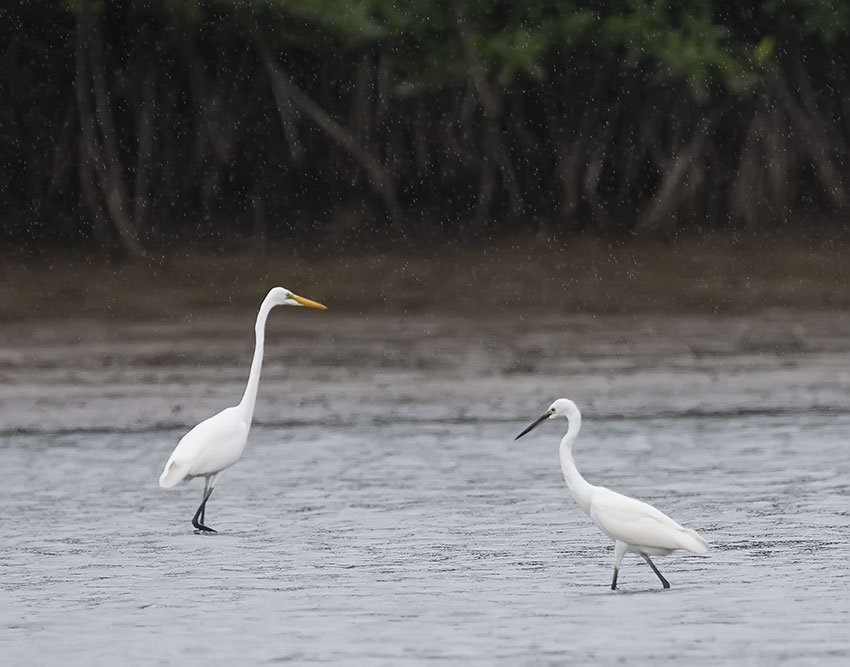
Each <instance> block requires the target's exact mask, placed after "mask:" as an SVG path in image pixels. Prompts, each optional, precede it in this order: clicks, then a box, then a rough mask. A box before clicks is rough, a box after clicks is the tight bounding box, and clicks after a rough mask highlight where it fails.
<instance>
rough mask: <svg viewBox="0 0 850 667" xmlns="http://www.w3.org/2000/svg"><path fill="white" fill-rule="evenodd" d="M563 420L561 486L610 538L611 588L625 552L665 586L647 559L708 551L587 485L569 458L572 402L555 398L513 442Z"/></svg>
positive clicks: (676, 528) (576, 416) (694, 538)
mask: <svg viewBox="0 0 850 667" xmlns="http://www.w3.org/2000/svg"><path fill="white" fill-rule="evenodd" d="M558 416H563V417H565V418H566V419H567V420H568V421H569V428H568V429H567V434H566V435H565V436H564V437H563V439H562V440H561V447H560V458H561V470H562V471H563V473H564V479H565V480H566V481H567V487H568V488H569V489H570V492H571V493H572V494H573V497H574V498H575V499H576V502H577V503H578V505H579V507H581V509H582V510H584V512H585V513H586V514H587V515H588V516H589V517H590V518H591V519H592V520H593V522H594V523H595V524H596V525H597V526H598V527H599V530H601V531H602V532H603V533H605V534H606V535H607V536H608V537H610V538H611V539H612V540H614V578H613V581H612V582H611V589H612V590H616V588H617V574H618V572H619V569H620V563H621V562H622V560H623V556H624V555H625V554H626V553H636V554H640V555H641V556H642V557H643V558H644V560H646V562H647V564H648V565H649V566H650V567H651V568H652V570H653V572H655V574H656V575H657V576H658V578H659V579H660V580H661V584H662V586H663V587H664V588H670V584H669V582H668V581H667V580H666V579H665V578H664V577H663V575H662V574H661V572H659V571H658V568H657V567H655V563H653V562H652V560H651V559H650V558H649V557H650V556H666V555H667V554H669V553H671V552H672V551H675V550H676V549H684V550H686V551H690V552H693V553H698V554H702V553H705V552H706V551H708V542H706V541H705V540H704V539H703V538H702V537H700V536H699V535H698V534H697V533H696V532H694V531H693V530H691V529H690V528H684V527H682V526H680V525H679V524H678V523H676V522H675V521H673V519H671V518H670V517H669V516H667V515H666V514H664V513H663V512H661V511H660V510H657V509H655V508H654V507H653V506H652V505H649V504H647V503H645V502H642V501H640V500H635V499H634V498H629V497H628V496H624V495H623V494H621V493H617V492H616V491H611V490H610V489H606V488H605V487H603V486H594V485H593V484H590V483H589V482H587V481H586V480H585V479H584V477H582V476H581V473H579V471H578V468H576V465H575V461H574V460H573V453H572V448H573V443H575V440H576V438H577V437H578V432H579V430H580V429H581V412H580V411H579V409H578V407H577V406H576V404H575V403H573V402H572V401H571V400H569V399H566V398H559V399H558V400H557V401H555V402H554V403H552V405H551V406H550V407H549V410H548V411H547V412H546V414H544V415H543V416H542V417H540V418H539V419H537V421H535V422H534V423H533V424H531V425H530V426H529V427H528V428H526V429H525V430H524V431H523V432H522V433H520V434H519V435H518V436H517V439H519V438H521V437H522V436H524V435H525V434H526V433H528V432H529V431H531V430H532V429H533V428H535V427H536V426H537V425H538V424H541V423H542V422H544V421H546V420H549V419H553V418H555V417H558Z"/></svg>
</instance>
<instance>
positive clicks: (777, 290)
mask: <svg viewBox="0 0 850 667" xmlns="http://www.w3.org/2000/svg"><path fill="white" fill-rule="evenodd" d="M848 28H850V8H848V7H847V6H846V4H845V3H842V2H836V1H830V0H815V1H805V0H799V1H796V0H789V1H785V2H780V1H776V0H766V1H762V2H744V3H741V2H726V1H725V0H710V1H708V2H706V1H703V0H698V1H697V0H694V1H688V2H684V3H676V5H675V6H672V5H670V4H669V3H664V2H653V1H647V0H611V1H606V0H600V1H598V2H570V1H566V2H561V1H549V0H532V1H530V2H523V3H515V2H494V1H472V0H471V1H469V2H442V1H439V0H410V1H407V2H387V1H385V0H307V1H300V0H238V1H237V0H232V1H228V0H204V1H193V0H144V1H142V0H137V1H136V0H134V1H128V2H112V1H109V0H25V1H20V2H19V1H15V0H12V1H10V2H8V3H6V4H5V6H4V9H3V10H2V12H0V44H2V45H3V46H2V54H3V60H2V68H0V202H2V212H0V222H1V223H2V225H0V248H2V255H3V257H4V260H3V261H4V264H5V274H6V278H7V280H6V281H4V282H5V284H6V288H5V289H4V292H6V294H4V297H6V298H5V299H4V301H5V303H6V304H9V305H5V306H3V308H4V310H5V316H7V317H8V316H11V315H12V314H13V313H14V312H15V310H16V305H15V304H14V302H13V297H14V294H11V293H10V291H12V290H10V288H9V285H10V283H14V284H15V285H16V287H17V288H21V287H22V286H26V285H34V286H35V287H36V289H35V290H34V295H33V297H32V299H28V300H29V301H30V302H32V303H36V307H37V308H38V309H42V308H44V309H47V310H48V311H49V310H50V309H51V308H61V307H62V306H63V305H65V306H67V305H68V304H74V305H75V307H77V308H84V309H87V310H92V309H94V310H98V309H100V310H102V309H103V299H104V298H105V297H104V295H101V294H98V292H97V286H98V285H101V284H102V281H103V276H104V275H108V276H110V277H111V278H112V277H114V278H115V279H117V280H119V281H125V282H126V283H127V284H132V285H134V286H135V287H136V288H137V289H138V288H143V287H146V286H148V285H154V286H155V287H156V288H157V291H158V293H160V294H162V293H166V294H167V293H169V290H176V291H180V290H183V291H184V293H191V287H192V284H193V283H198V282H200V283H202V284H203V286H204V287H209V286H210V285H212V284H214V285H216V286H217V287H219V289H218V291H217V292H216V296H215V298H212V299H209V300H210V302H212V303H215V302H218V301H220V300H221V299H222V298H225V296H226V290H227V287H228V285H229V284H231V283H232V281H233V280H239V281H242V284H245V286H246V287H248V286H250V287H251V289H252V290H253V289H257V290H259V289H261V288H262V286H265V285H266V284H268V280H271V281H272V282H274V280H275V278H274V276H276V275H277V269H278V267H281V266H286V267H293V268H292V269H290V270H288V271H286V274H287V275H293V276H294V275H296V274H297V275H298V282H299V284H302V285H303V284H306V285H308V286H309V287H313V286H315V288H316V289H319V294H317V297H322V296H325V294H323V293H322V287H321V286H320V285H319V282H320V281H317V280H316V279H315V278H314V276H313V275H311V274H312V272H314V271H318V272H319V273H321V274H325V275H326V274H327V273H328V272H333V271H335V270H339V267H340V266H342V265H344V266H345V270H344V271H343V272H341V273H340V275H336V276H335V279H334V281H333V282H334V290H333V291H334V292H335V296H336V297H337V299H336V300H337V303H338V304H339V305H342V306H346V305H351V306H352V307H357V306H358V305H362V303H358V296H359V294H358V293H359V291H362V290H364V289H365V291H367V292H370V293H371V292H373V291H374V288H375V286H381V285H383V284H386V285H387V286H388V287H390V288H391V289H389V290H387V292H388V294H387V295H386V298H387V299H388V300H389V301H388V303H387V307H389V308H391V309H397V307H399V306H401V307H416V306H420V307H421V306H424V305H426V304H433V303H434V302H435V301H436V300H437V299H438V300H439V301H440V303H441V304H442V305H443V307H446V306H450V305H452V304H454V305H457V304H458V303H459V304H460V305H461V306H462V305H464V303H465V301H464V299H466V298H469V296H470V294H471V293H474V294H475V296H474V297H473V298H471V299H470V301H469V302H470V303H476V304H481V303H482V297H483V300H484V302H487V301H488V299H487V298H486V297H487V294H488V292H489V285H490V279H494V280H497V281H498V282H499V283H501V284H503V285H504V284H506V283H519V285H520V290H521V291H523V292H526V298H529V299H532V300H541V301H542V302H543V304H544V305H545V304H551V303H553V302H558V303H563V304H564V305H565V306H568V307H580V308H582V309H585V310H587V309H591V310H610V309H626V310H633V309H635V308H640V307H650V308H657V307H673V308H682V307H684V308H697V309H701V310H705V309H716V308H729V307H734V306H741V307H745V308H746V307H751V306H753V305H759V304H761V305H781V304H790V305H804V306H805V305H813V306H818V305H830V304H832V305H846V304H848V303H850V294H848V291H847V289H846V285H847V280H846V277H847V276H846V268H845V265H846V262H844V261H842V260H843V257H844V250H845V249H846V248H847V247H848V244H850V241H849V240H848V233H847V229H846V224H845V221H846V216H847V213H848V207H849V206H850V199H849V198H848V191H847V181H848V177H850V173H849V172H850V166H848V163H847V160H846V155H847V153H848V142H850V123H848V114H847V113H846V108H847V104H848V102H847V99H848V96H847V94H846V93H847V90H846V81H845V79H846V77H845V76H844V74H845V72H846V70H847V67H848V65H850V51H848V48H847V34H848ZM269 255H271V257H268V256H269ZM340 258H342V259H344V260H345V262H347V263H344V264H341V262H340ZM284 259H285V260H286V261H285V262H283V260H284ZM220 262H224V265H223V266H224V267H225V268H221V266H222V264H220ZM69 264H70V266H69ZM45 267H49V268H50V271H51V272H52V274H51V275H52V281H50V282H53V283H54V285H55V283H56V282H57V281H58V282H61V283H63V284H64V285H65V291H63V292H61V293H58V294H56V293H55V292H56V289H57V288H56V287H55V286H54V287H52V288H51V287H49V286H45V285H43V284H41V283H40V278H39V277H40V276H43V275H44V274H45ZM457 267H463V268H464V272H463V273H464V274H465V275H464V276H463V278H464V279H463V280H462V281H459V284H451V285H449V286H448V287H447V288H446V287H445V286H444V285H443V283H444V282H448V283H452V281H457V280H458V279H457V278H455V277H454V275H453V274H454V273H455V270H454V269H455V268H457ZM476 268H480V271H477V270H475V269H476ZM63 269H65V270H68V269H70V272H69V273H67V274H66V275H63V274H62V273H61V271H62V270H63ZM343 273H344V274H345V275H349V276H350V275H352V274H356V275H358V276H360V279H359V280H358V281H357V285H352V284H351V281H346V280H343V279H340V278H341V275H342V274H343ZM555 273H557V274H558V276H559V278H558V280H557V281H553V278H552V275H553V274H555ZM479 274H480V275H481V276H483V277H481V278H476V276H478V275H479ZM157 281H158V282H157ZM290 282H294V280H293V279H290ZM325 282H327V281H325ZM81 285H83V286H85V287H86V289H85V290H80V291H79V293H78V292H75V289H76V288H77V287H79V286H81ZM623 285H631V286H633V290H630V292H631V293H630V294H628V295H622V294H617V292H618V291H619V289H620V288H622V286H623ZM290 287H293V288H294V287H295V285H290ZM45 290H46V291H45ZM91 290H94V291H93V292H92V291H91ZM200 292H201V293H200V294H198V295H195V297H194V299H195V301H196V302H197V301H198V300H201V301H203V300H204V299H205V297H204V292H205V291H204V290H200ZM237 292H238V290H237ZM390 293H391V294H392V296H391V295H390ZM330 294H331V290H328V292H327V295H328V296H330ZM51 295H52V296H51ZM253 297H254V295H253V293H252V298H253ZM435 297H437V299H435ZM509 303H510V299H509ZM527 303H530V302H527ZM497 305H498V304H497ZM30 310H32V307H31V308H30Z"/></svg>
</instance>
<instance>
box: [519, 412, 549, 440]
mask: <svg viewBox="0 0 850 667" xmlns="http://www.w3.org/2000/svg"><path fill="white" fill-rule="evenodd" d="M549 417H550V413H548V412H547V413H546V414H545V415H543V416H542V417H540V418H539V419H538V420H537V421H535V422H534V423H533V424H531V425H530V426H529V427H528V428H527V429H525V430H524V431H523V432H522V433H520V434H519V435H518V436H517V437H515V438H514V440H519V439H520V438H521V437H522V436H524V435H525V434H526V433H528V432H529V431H530V430H532V429H533V428H536V427H537V426H539V425H540V424H542V423H543V422H545V421H546V420H547V419H549Z"/></svg>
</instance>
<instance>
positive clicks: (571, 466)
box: [560, 409, 593, 513]
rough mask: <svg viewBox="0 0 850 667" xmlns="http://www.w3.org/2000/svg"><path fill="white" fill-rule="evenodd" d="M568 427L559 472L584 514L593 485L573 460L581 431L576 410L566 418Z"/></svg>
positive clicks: (586, 511)
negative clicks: (574, 448)
mask: <svg viewBox="0 0 850 667" xmlns="http://www.w3.org/2000/svg"><path fill="white" fill-rule="evenodd" d="M567 419H568V420H569V423H570V427H569V429H567V434H566V435H565V436H564V437H563V439H562V440H561V448H560V455H561V470H562V471H563V473H564V479H565V480H567V487H568V488H569V490H570V493H572V494H573V498H575V499H576V502H577V503H578V505H579V507H581V509H582V510H584V512H585V513H589V511H590V496H591V495H593V485H591V484H590V483H589V482H588V481H587V480H585V479H584V477H582V476H581V473H580V472H579V471H578V468H576V463H575V461H574V460H573V443H575V441H576V438H577V437H578V432H579V429H581V413H580V412H579V411H578V410H577V409H576V410H575V412H573V413H571V414H569V415H568V416H567Z"/></svg>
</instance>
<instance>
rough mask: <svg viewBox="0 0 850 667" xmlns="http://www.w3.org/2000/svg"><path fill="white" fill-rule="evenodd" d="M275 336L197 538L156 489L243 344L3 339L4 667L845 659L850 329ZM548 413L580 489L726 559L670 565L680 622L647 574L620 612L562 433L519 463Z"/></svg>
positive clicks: (16, 335)
mask: <svg viewBox="0 0 850 667" xmlns="http://www.w3.org/2000/svg"><path fill="white" fill-rule="evenodd" d="M272 319H273V321H272V322H270V326H269V334H268V341H269V349H268V351H267V363H266V367H265V369H264V377H263V381H262V382H261V386H260V399H259V401H258V406H257V414H256V418H257V424H256V426H255V427H254V429H253V430H252V432H251V438H250V442H249V445H248V448H247V449H246V453H245V456H244V458H243V460H242V461H240V463H239V464H238V465H237V466H235V467H234V468H233V469H231V470H229V471H228V472H227V473H225V475H224V476H223V478H222V481H221V483H220V485H219V487H218V488H217V489H216V491H215V493H214V495H213V497H212V499H211V501H210V503H209V506H208V511H207V522H208V524H209V525H211V526H213V527H215V528H217V529H218V530H219V531H220V533H219V534H217V535H210V536H203V535H194V534H193V533H192V530H191V526H190V524H189V519H190V518H191V515H192V514H193V512H194V510H195V507H196V506H197V503H198V502H199V501H200V494H201V486H202V485H201V484H200V483H199V482H197V481H195V482H193V483H191V484H188V485H183V486H180V487H178V489H176V490H173V491H169V492H166V491H163V490H161V489H159V488H158V487H157V484H156V481H157V477H158V475H159V472H160V471H161V467H162V465H163V463H164V461H165V459H166V458H167V457H168V454H169V453H170V451H171V449H172V448H173V447H174V444H175V443H176V441H177V440H178V439H179V437H180V436H181V435H182V433H183V432H185V430H186V429H187V428H188V427H189V426H191V425H192V424H194V423H195V422H196V421H198V420H199V419H202V418H203V417H204V416H207V415H208V414H210V413H212V412H214V411H216V410H218V409H221V408H222V407H225V406H226V405H229V404H231V403H234V402H236V400H238V397H239V394H240V393H241V389H242V383H243V382H244V376H245V375H246V374H247V365H248V359H249V357H250V353H251V341H250V338H249V339H248V340H245V338H246V334H245V328H246V327H245V326H244V323H237V322H221V321H215V322H210V321H200V322H196V323H183V324H180V325H168V324H162V323H159V324H157V323H148V324H146V325H131V324H126V325H116V324H105V323H99V322H76V323H63V325H62V326H57V325H56V324H50V323H42V324H39V325H30V324H20V325H9V326H4V334H5V337H6V344H5V347H4V348H3V349H2V350H0V380H2V389H0V399H2V400H3V404H4V406H5V409H4V412H3V414H2V416H0V419H2V422H0V433H2V452H3V459H4V469H5V472H6V480H5V483H4V484H3V485H2V487H0V508H2V522H0V573H2V580H0V581H2V585H1V586H0V656H3V657H4V664H13V665H24V664H26V665H38V664H59V663H61V664H63V665H92V664H131V663H135V664H139V663H144V664H172V663H177V662H179V663H180V664H205V665H209V664H214V665H215V664H267V663H276V662H292V663H295V664H310V663H326V664H345V665H352V664H370V665H384V664H386V665H404V664H411V665H413V664H421V663H423V662H426V661H427V662H435V663H445V664H477V665H492V664H503V665H517V664H521V665H547V664H564V663H569V664H573V663H577V664H587V663H590V662H593V663H594V664H618V663H623V662H627V661H636V662H638V663H639V664H646V663H648V662H650V661H653V662H654V663H656V664H680V663H682V662H685V661H688V662H692V663H696V664H718V665H721V664H730V663H731V662H735V663H737V664H779V663H783V664H829V663H832V664H846V662H847V660H848V658H850V632H848V630H847V628H848V627H850V598H848V595H849V594H850V573H848V568H847V565H846V551H847V546H848V540H849V539H850V538H848V536H850V502H848V500H850V499H849V498H848V496H850V447H849V446H848V444H847V443H848V433H850V364H847V363H846V359H848V356H847V355H848V353H850V350H848V349H847V348H848V346H850V343H848V342H845V341H850V336H848V335H847V334H848V333H850V321H848V318H846V317H844V316H843V315H834V314H795V313H777V312H774V313H767V314H761V315H758V316H752V317H749V318H696V317H678V318H659V319H653V318H630V317H609V318H591V317H577V316H568V317H567V316H565V317H563V318H557V317H553V318H549V319H547V320H543V321H541V320H539V319H538V320H536V321H525V322H519V323H517V322H510V323H508V322H506V321H500V320H487V321H484V322H465V321H463V320H435V319H433V318H427V317H419V318H405V319H402V320H396V319H392V318H389V317H387V318H377V319H376V318H370V319H368V320H366V321H360V322H358V323H356V324H354V325H353V324H352V323H351V322H350V321H349V320H348V319H347V318H345V317H344V316H341V315H338V316H332V317H330V318H328V319H327V320H325V324H324V327H323V328H322V329H321V330H320V331H318V332H317V331H316V330H315V329H314V328H312V327H313V326H314V324H313V322H314V320H308V318H305V317H301V314H300V313H299V315H298V316H297V317H293V318H291V319H289V318H287V322H286V323H284V322H283V320H284V319H285V318H283V317H282V316H281V318H280V321H278V320H276V319H275V318H272ZM211 331H213V332H214V333H215V335H210V332H211ZM249 334H250V328H249ZM565 348H566V349H568V350H569V352H565V351H564V349H565ZM560 395H568V396H570V397H572V398H574V399H575V400H576V401H577V402H578V403H579V404H580V406H581V407H583V408H584V417H585V419H584V427H583V429H582V433H581V435H580V437H579V441H578V444H577V445H576V459H577V462H578V465H579V467H580V468H581V469H582V471H583V472H584V473H585V475H586V476H587V478H588V479H589V480H590V481H591V482H594V483H598V484H604V485H606V486H610V487H612V488H615V489H617V490H619V491H622V492H624V493H628V494H631V495H635V496H638V497H640V498H642V499H644V500H647V501H649V502H652V503H653V504H656V505H657V506H658V507H659V508H661V509H662V510H664V511H666V512H668V513H669V514H671V515H672V516H673V517H674V518H675V519H677V520H678V521H680V522H681V523H683V524H685V525H687V526H689V527H691V528H694V529H696V530H698V531H699V532H700V533H701V534H702V535H703V536H704V537H705V538H706V539H708V540H709V542H710V543H711V545H712V549H711V550H710V551H709V553H708V554H707V555H706V556H693V555H686V554H683V553H682V552H678V553H676V554H674V555H672V556H670V557H667V558H658V559H656V564H657V565H658V566H659V568H660V569H661V571H662V572H663V573H664V574H665V576H666V577H667V579H669V580H670V582H671V584H672V588H671V589H670V590H667V591H663V590H662V589H661V588H660V585H659V583H658V581H657V579H656V578H655V576H654V575H653V574H652V572H651V571H650V570H649V568H648V567H647V566H646V565H645V564H644V563H643V562H642V561H641V560H640V559H639V558H637V557H635V556H632V555H629V556H627V557H626V560H625V562H624V565H623V567H622V569H621V571H620V579H619V584H620V590H619V591H617V592H612V591H610V590H609V588H608V586H609V584H610V578H611V568H612V564H613V548H612V545H611V544H610V542H609V541H608V540H607V539H606V538H605V537H604V536H603V535H602V534H601V533H599V532H598V531H597V529H596V528H595V527H594V526H593V525H592V523H591V522H590V520H589V519H588V518H587V517H586V516H584V515H583V514H582V513H581V511H580V510H579V509H578V507H577V506H576V505H575V503H574V501H573V500H572V498H571V497H570V496H569V493H568V491H567V489H566V486H565V484H564V481H563V478H562V477H561V473H560V470H559V466H558V459H557V443H558V439H559V438H560V436H561V435H562V432H563V429H564V428H565V426H566V424H565V423H564V424H561V423H557V424H555V423H547V424H544V425H542V426H541V427H540V428H538V429H537V430H536V431H534V433H532V434H530V435H528V436H526V437H525V438H523V440H520V441H518V442H514V440H513V437H514V436H515V435H516V434H517V433H518V432H519V431H520V430H521V429H522V428H523V427H524V426H525V425H526V424H527V423H529V422H530V421H532V420H533V419H534V418H536V417H537V416H538V415H539V414H541V413H542V412H543V411H544V410H545V409H546V408H547V407H548V405H549V403H550V402H551V400H552V399H554V398H556V397H557V396H560Z"/></svg>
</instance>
